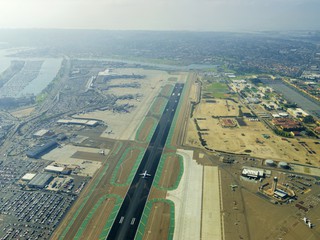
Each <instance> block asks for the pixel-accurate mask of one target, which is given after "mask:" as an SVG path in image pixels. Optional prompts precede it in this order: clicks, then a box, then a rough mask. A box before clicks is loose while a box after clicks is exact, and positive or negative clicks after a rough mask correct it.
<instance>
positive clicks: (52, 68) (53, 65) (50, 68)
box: [20, 58, 62, 96]
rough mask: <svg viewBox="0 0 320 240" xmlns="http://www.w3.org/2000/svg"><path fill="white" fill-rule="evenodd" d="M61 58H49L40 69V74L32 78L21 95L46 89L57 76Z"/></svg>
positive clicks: (37, 92) (35, 93)
mask: <svg viewBox="0 0 320 240" xmlns="http://www.w3.org/2000/svg"><path fill="white" fill-rule="evenodd" d="M61 63H62V59H61V58H47V59H44V63H43V64H42V67H41V69H40V72H39V74H38V76H37V77H36V78H35V79H34V80H32V81H31V82H30V83H29V84H28V85H27V86H26V87H25V88H24V89H23V90H22V91H21V92H20V96H22V95H26V94H34V95H37V94H39V93H41V91H42V90H43V89H45V88H46V87H47V86H48V84H49V83H50V82H51V81H52V80H53V79H54V78H55V77H56V75H57V73H58V71H59V69H60V67H61Z"/></svg>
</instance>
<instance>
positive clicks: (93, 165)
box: [42, 145, 109, 176]
mask: <svg viewBox="0 0 320 240" xmlns="http://www.w3.org/2000/svg"><path fill="white" fill-rule="evenodd" d="M78 151H79V152H88V153H99V152H100V150H99V149H96V148H87V147H77V146H72V145H66V146H63V147H62V148H56V149H54V150H52V151H51V152H49V153H48V154H46V155H44V156H43V157H42V158H43V159H45V160H50V161H54V162H56V163H58V164H61V165H68V166H70V167H74V166H79V168H80V172H79V174H78V175H79V176H88V175H89V176H93V174H94V173H95V172H96V171H97V170H98V169H99V168H100V167H101V162H100V161H94V160H92V159H86V160H84V159H83V158H78V159H77V158H72V156H73V155H74V154H76V153H77V152H78ZM108 152H109V150H108V149H105V155H107V154H108Z"/></svg>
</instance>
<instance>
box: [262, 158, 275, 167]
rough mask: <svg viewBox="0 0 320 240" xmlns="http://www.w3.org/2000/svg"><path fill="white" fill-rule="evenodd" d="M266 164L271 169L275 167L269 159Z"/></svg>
mask: <svg viewBox="0 0 320 240" xmlns="http://www.w3.org/2000/svg"><path fill="white" fill-rule="evenodd" d="M264 163H265V165H266V166H269V167H274V165H275V164H274V161H273V160H272V159H267V160H266V161H265V162H264Z"/></svg>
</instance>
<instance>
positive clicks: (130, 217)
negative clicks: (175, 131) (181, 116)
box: [106, 83, 184, 240]
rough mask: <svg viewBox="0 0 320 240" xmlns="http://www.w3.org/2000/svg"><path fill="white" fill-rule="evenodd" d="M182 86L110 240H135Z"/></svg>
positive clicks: (174, 95)
mask: <svg viewBox="0 0 320 240" xmlns="http://www.w3.org/2000/svg"><path fill="white" fill-rule="evenodd" d="M183 86H184V84H181V83H177V84H176V85H175V87H174V90H173V93H172V95H171V97H170V99H169V101H168V103H167V105H166V108H165V110H164V112H163V114H162V116H161V119H160V121H159V123H158V125H157V128H156V130H155V132H154V134H153V136H152V138H151V141H150V143H149V146H148V148H147V150H146V152H145V155H144V156H143V159H142V161H141V164H140V166H139V168H138V171H137V173H136V175H135V176H134V179H133V181H132V183H131V186H130V188H129V190H128V192H127V195H126V197H125V199H124V201H123V203H122V205H121V208H120V210H119V212H118V215H117V217H116V219H115V221H114V223H113V225H112V227H111V230H110V232H109V235H108V237H107V238H106V239H107V240H124V239H134V237H135V235H136V231H137V228H138V225H139V222H140V219H141V216H142V212H143V209H144V207H145V204H146V202H147V199H148V195H149V192H150V189H151V186H152V182H153V179H154V176H155V173H156V171H157V168H158V164H159V161H160V158H161V154H162V151H163V148H164V145H165V143H166V140H167V136H168V133H169V130H170V127H171V123H172V120H173V117H174V114H175V112H176V108H177V106H178V103H179V99H180V95H181V92H182V89H183ZM145 171H147V173H148V174H150V175H151V176H148V177H146V178H142V176H141V175H140V174H141V173H143V172H145Z"/></svg>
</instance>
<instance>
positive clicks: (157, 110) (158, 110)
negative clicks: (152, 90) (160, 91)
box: [150, 97, 168, 115]
mask: <svg viewBox="0 0 320 240" xmlns="http://www.w3.org/2000/svg"><path fill="white" fill-rule="evenodd" d="M167 102H168V99H166V98H163V97H157V98H156V100H155V102H154V103H153V104H152V107H151V109H150V111H151V113H152V114H155V115H160V114H162V110H163V108H164V106H165V105H166V104H167Z"/></svg>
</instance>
